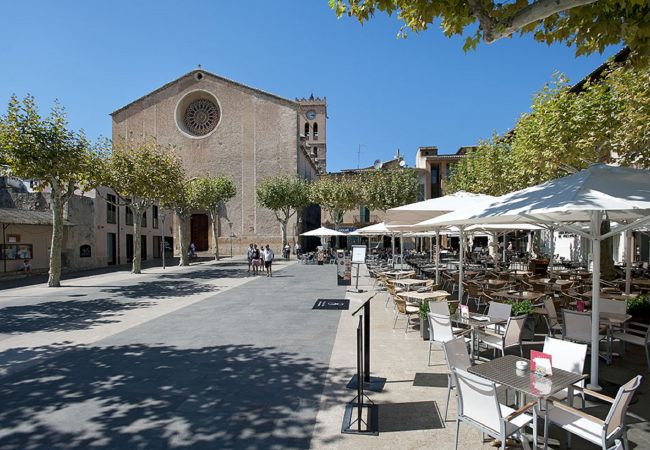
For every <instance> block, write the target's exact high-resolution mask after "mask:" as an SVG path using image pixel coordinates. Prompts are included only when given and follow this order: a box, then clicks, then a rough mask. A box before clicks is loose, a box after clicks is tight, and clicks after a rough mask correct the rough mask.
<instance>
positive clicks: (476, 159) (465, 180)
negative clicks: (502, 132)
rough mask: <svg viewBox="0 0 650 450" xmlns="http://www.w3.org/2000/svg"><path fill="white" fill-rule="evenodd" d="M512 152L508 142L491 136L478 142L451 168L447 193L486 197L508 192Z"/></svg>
mask: <svg viewBox="0 0 650 450" xmlns="http://www.w3.org/2000/svg"><path fill="white" fill-rule="evenodd" d="M512 166H513V164H512V150H511V148H510V143H509V142H507V141H504V140H502V139H500V138H499V137H498V136H496V135H494V136H492V138H491V139H489V140H486V141H481V142H480V143H479V145H478V147H477V148H476V150H472V151H470V152H468V153H467V154H466V155H465V157H464V158H462V159H460V160H459V161H458V163H457V164H456V165H455V166H454V167H453V169H452V176H451V178H450V179H449V183H448V184H447V190H448V191H449V192H456V191H466V192H480V193H483V194H488V195H503V194H506V193H508V192H510V191H512V183H513V181H512V178H513V176H514V175H515V174H514V173H513V171H512V170H510V168H511V167H512Z"/></svg>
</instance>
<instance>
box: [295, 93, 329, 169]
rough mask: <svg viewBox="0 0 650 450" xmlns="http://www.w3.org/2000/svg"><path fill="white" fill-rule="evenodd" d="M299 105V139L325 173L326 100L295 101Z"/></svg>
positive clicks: (316, 98)
mask: <svg viewBox="0 0 650 450" xmlns="http://www.w3.org/2000/svg"><path fill="white" fill-rule="evenodd" d="M296 101H297V102H298V103H299V104H300V106H301V108H300V113H299V126H300V128H299V129H300V137H301V142H302V143H303V145H304V147H305V149H306V150H307V152H308V153H309V155H310V156H311V157H312V158H313V159H314V161H315V162H316V165H317V166H318V168H319V169H320V170H321V171H322V172H326V171H327V98H326V97H323V98H320V97H314V94H311V95H310V96H309V98H300V99H298V98H297V99H296Z"/></svg>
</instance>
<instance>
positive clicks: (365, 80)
mask: <svg viewBox="0 0 650 450" xmlns="http://www.w3.org/2000/svg"><path fill="white" fill-rule="evenodd" d="M327 3H328V2H327V0H281V1H275V2H270V1H266V0H256V1H248V2H244V1H234V2H233V1H225V0H215V1H204V2H181V1H168V0H156V1H137V2H136V1H124V0H119V1H118V0H113V1H105V2H88V1H67V0H64V1H60V2H52V1H45V0H43V1H28V0H21V1H20V2H3V3H2V5H1V6H0V30H2V31H0V33H2V39H0V61H2V62H3V63H2V65H1V66H0V104H1V105H2V109H3V110H4V109H5V108H6V103H7V100H8V98H9V96H10V95H11V94H12V93H15V94H17V95H19V96H23V95H25V94H27V93H31V94H33V95H35V96H36V98H37V101H38V103H39V105H41V108H42V109H43V112H46V110H47V109H48V108H49V107H50V106H51V104H52V101H53V100H54V99H55V98H58V99H59V100H60V101H61V103H62V104H63V105H64V106H65V107H66V109H67V111H68V115H69V119H70V123H71V126H72V127H74V128H83V129H84V130H86V132H87V133H88V134H89V135H90V136H91V137H96V136H99V135H104V136H110V127H111V122H110V117H109V113H110V112H111V111H113V110H115V109H117V108H119V107H121V106H123V105H125V104H127V103H129V102H130V101H132V100H134V99H136V98H138V97H140V96H142V95H144V94H146V93H148V92H150V91H151V90H153V89H156V88H157V87H159V86H160V85H162V84H164V83H167V82H169V81H171V80H173V79H175V78H178V77H179V76H181V75H182V74H184V73H186V72H188V71H190V70H192V69H193V68H195V67H196V66H197V65H198V64H201V65H202V66H203V67H204V68H205V69H206V70H209V71H211V72H214V73H216V74H219V75H222V76H225V77H227V78H231V79H234V80H237V81H239V82H242V83H245V84H248V85H251V86H253V87H257V88H260V89H263V90H266V91H270V92H273V93H275V94H277V95H280V96H283V97H287V98H291V99H293V98H295V97H304V96H308V95H309V94H311V93H312V92H313V93H314V95H317V96H326V97H327V102H328V115H329V120H328V130H327V132H328V136H327V141H328V169H329V170H338V169H342V168H349V167H356V166H357V149H358V148H359V146H360V145H361V151H362V153H361V157H360V163H361V165H362V166H364V165H370V164H372V162H373V161H374V160H375V159H382V160H387V159H390V158H391V157H392V156H393V155H394V153H395V151H396V150H397V148H399V149H400V150H401V152H402V153H403V154H405V155H406V157H407V162H408V163H409V164H411V165H412V164H413V157H414V155H415V151H416V150H417V147H418V146H424V145H436V146H438V148H439V149H440V151H441V153H452V152H455V151H456V150H457V149H458V147H460V146H464V145H473V144H475V143H476V142H477V141H478V140H479V139H481V138H486V137H489V136H490V135H491V134H492V132H493V131H496V132H498V133H501V132H504V131H506V130H508V129H509V128H511V127H512V126H513V124H514V123H515V122H516V119H517V117H518V116H519V115H520V114H521V113H522V112H525V111H526V110H528V108H529V107H530V104H531V99H532V96H533V95H534V93H535V92H536V91H538V90H539V89H540V88H541V87H542V86H543V85H544V83H545V82H547V81H548V80H550V78H551V76H552V74H553V72H554V71H556V70H557V71H561V72H563V73H565V74H566V75H567V76H568V77H569V78H570V79H571V80H572V81H577V80H579V79H580V78H582V77H583V76H585V75H586V74H588V73H590V72H591V71H592V70H593V69H595V68H596V67H597V66H598V65H600V64H601V63H602V62H603V61H604V60H605V59H606V57H608V56H610V55H612V54H613V53H615V52H616V51H617V50H618V48H611V49H609V50H608V51H607V52H606V54H604V55H598V54H597V55H593V56H589V57H579V58H576V57H575V56H574V50H573V49H571V48H567V47H566V46H563V45H554V46H552V47H547V46H546V45H544V44H539V43H536V42H534V41H533V40H532V39H530V38H519V37H515V38H512V39H504V40H501V41H498V42H497V43H495V44H492V45H485V44H482V45H479V47H478V48H477V49H476V50H474V51H472V52H469V53H464V52H463V50H462V39H460V38H455V39H447V38H445V37H444V36H443V35H442V33H441V32H440V31H439V30H438V29H437V28H435V27H434V28H433V29H431V30H429V31H428V32H426V33H423V34H420V35H410V36H409V37H408V39H405V40H401V39H397V38H396V33H397V31H398V30H399V27H400V24H399V22H398V21H397V20H396V19H394V18H388V17H387V16H383V15H382V16H377V17H376V18H375V19H374V20H372V21H371V22H369V23H367V24H366V25H364V26H363V27H362V26H360V25H359V24H358V23H357V22H356V21H354V20H352V19H349V18H343V19H338V20H337V19H336V17H335V16H334V14H333V13H332V11H331V10H330V9H329V8H328V5H327Z"/></svg>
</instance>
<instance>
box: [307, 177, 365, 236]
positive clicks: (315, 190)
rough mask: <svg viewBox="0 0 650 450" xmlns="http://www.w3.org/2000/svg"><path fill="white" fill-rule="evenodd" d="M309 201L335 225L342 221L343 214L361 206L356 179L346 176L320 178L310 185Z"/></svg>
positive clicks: (359, 191)
mask: <svg viewBox="0 0 650 450" xmlns="http://www.w3.org/2000/svg"><path fill="white" fill-rule="evenodd" d="M309 196H310V199H311V201H312V202H314V203H316V204H318V205H320V207H321V208H322V209H323V210H325V211H327V212H328V213H329V215H330V217H331V219H332V222H334V224H335V225H336V228H338V226H339V225H340V224H341V222H342V221H343V214H345V212H346V211H350V210H352V209H354V208H356V207H357V206H359V204H361V200H362V199H361V190H360V186H359V183H358V179H357V178H353V177H348V176H340V177H335V176H322V177H320V178H319V179H318V181H316V182H315V183H313V184H312V185H311V188H310V194H309Z"/></svg>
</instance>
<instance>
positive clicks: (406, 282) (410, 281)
mask: <svg viewBox="0 0 650 450" xmlns="http://www.w3.org/2000/svg"><path fill="white" fill-rule="evenodd" d="M428 282H429V280H418V279H417V278H400V279H397V280H395V281H393V284H395V285H396V286H402V287H403V288H404V289H406V290H407V291H410V290H411V288H412V287H413V286H422V285H424V284H427V283H428Z"/></svg>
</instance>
